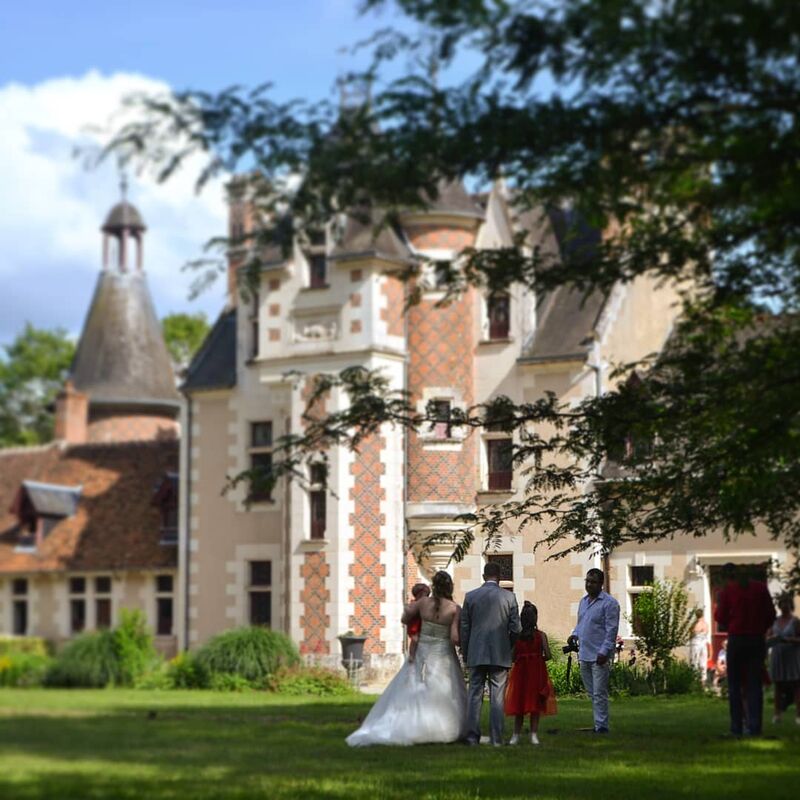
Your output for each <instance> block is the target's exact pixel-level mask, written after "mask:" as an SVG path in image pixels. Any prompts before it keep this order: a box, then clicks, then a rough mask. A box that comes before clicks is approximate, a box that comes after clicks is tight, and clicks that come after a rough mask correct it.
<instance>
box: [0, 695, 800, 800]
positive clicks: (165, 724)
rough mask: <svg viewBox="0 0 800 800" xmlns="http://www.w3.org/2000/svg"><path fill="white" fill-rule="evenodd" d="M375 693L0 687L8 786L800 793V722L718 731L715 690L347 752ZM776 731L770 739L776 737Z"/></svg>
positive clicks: (3, 770)
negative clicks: (595, 724) (592, 725)
mask: <svg viewBox="0 0 800 800" xmlns="http://www.w3.org/2000/svg"><path fill="white" fill-rule="evenodd" d="M372 700H373V698H371V697H367V696H364V697H358V698H354V699H336V700H325V701H320V700H311V699H309V700H306V699H297V700H295V699H288V698H279V697H275V696H269V695H265V694H261V693H248V694H218V693H212V692H145V691H118V690H107V691H56V690H47V691H46V690H10V689H0V798H2V799H3V800H12V798H13V799H14V800H16V799H17V798H24V799H25V800H27V799H29V798H44V797H46V798H59V799H60V800H63V799H64V798H80V799H81V800H88V799H89V798H114V800H121V799H122V798H147V799H148V800H150V799H152V800H163V799H164V798H186V799H187V800H189V799H191V800H200V799H201V798H214V799H215V800H217V799H218V798H219V799H222V798H245V797H247V798H249V797H261V798H268V799H269V800H272V798H276V799H278V798H280V799H282V798H303V799H304V800H311V799H313V798H321V797H326V798H328V797H330V798H347V799H348V800H350V799H351V798H383V797H386V798H400V797H403V798H405V797H413V798H417V799H418V800H423V798H489V797H503V798H528V797H534V796H536V797H546V798H559V800H565V799H566V798H581V800H590V798H595V797H603V798H609V800H624V798H634V797H636V798H640V799H641V800H649V798H659V799H660V798H664V797H687V798H694V797H703V798H719V799H720V800H730V798H734V797H747V798H753V800H756V798H761V797H766V798H768V800H777V799H778V798H784V797H785V798H796V797H797V796H798V794H800V728H798V727H797V726H795V725H794V722H793V720H792V718H791V716H790V717H788V718H787V719H785V720H784V723H783V725H782V726H781V727H779V728H776V729H769V730H767V733H768V734H769V735H770V738H764V739H759V740H743V741H724V740H721V739H719V738H718V734H719V733H722V732H724V731H725V729H726V724H727V714H726V707H725V705H724V703H723V702H722V701H720V700H717V699H712V698H678V699H669V700H668V699H661V698H656V699H650V698H631V699H625V700H615V701H613V705H612V725H613V733H612V734H611V736H608V737H594V736H592V735H590V734H587V733H582V732H580V731H579V730H578V728H579V727H581V726H582V725H586V724H587V723H588V722H589V719H590V717H589V705H588V702H587V701H584V700H573V699H565V700H562V701H561V702H560V713H559V715H558V716H557V717H555V718H549V719H546V720H544V721H543V723H542V732H543V735H542V737H541V738H542V745H541V746H540V747H539V748H534V747H532V746H531V745H530V744H527V743H526V744H525V745H524V746H520V747H516V748H511V747H505V748H503V749H499V748H489V747H479V748H469V747H464V746H461V745H450V746H441V745H431V746H421V747H415V748H369V749H362V750H352V749H350V748H348V747H347V745H346V744H345V742H344V737H345V736H346V735H347V734H348V733H349V732H350V731H352V730H353V729H354V728H355V727H356V724H357V720H358V718H359V717H361V716H363V715H364V714H365V713H366V712H367V711H368V709H369V707H370V705H371V702H372ZM772 734H775V736H776V738H771V736H772Z"/></svg>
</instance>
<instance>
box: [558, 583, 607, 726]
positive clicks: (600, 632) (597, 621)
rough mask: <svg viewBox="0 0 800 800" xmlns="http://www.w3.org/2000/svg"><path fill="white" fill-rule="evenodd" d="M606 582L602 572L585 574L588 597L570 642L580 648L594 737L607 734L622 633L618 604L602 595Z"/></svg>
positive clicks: (582, 671)
mask: <svg viewBox="0 0 800 800" xmlns="http://www.w3.org/2000/svg"><path fill="white" fill-rule="evenodd" d="M604 580H605V576H604V575H603V571H602V570H599V569H590V570H589V571H588V572H587V573H586V596H585V597H584V598H583V599H582V600H581V602H580V605H579V606H578V624H577V625H576V626H575V629H574V630H573V631H572V635H571V636H570V637H569V640H568V641H569V643H570V644H573V645H574V644H578V646H579V648H580V649H579V651H578V660H579V661H580V665H581V678H582V680H583V685H584V687H585V688H586V693H587V694H588V695H589V697H591V698H592V713H593V714H594V732H595V733H608V678H609V675H610V673H611V662H612V661H613V658H612V656H613V654H614V645H615V643H616V640H617V632H618V631H619V603H618V602H617V601H616V600H615V599H614V598H613V597H612V596H611V595H609V594H606V593H605V592H604V591H603V582H604Z"/></svg>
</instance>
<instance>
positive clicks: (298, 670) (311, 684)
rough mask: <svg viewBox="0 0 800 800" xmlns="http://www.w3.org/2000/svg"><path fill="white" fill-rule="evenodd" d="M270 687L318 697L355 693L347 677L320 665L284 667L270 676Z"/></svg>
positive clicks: (294, 693)
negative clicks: (321, 667) (319, 666)
mask: <svg viewBox="0 0 800 800" xmlns="http://www.w3.org/2000/svg"><path fill="white" fill-rule="evenodd" d="M268 688H269V690H270V691H272V692H277V693H278V694H288V695H314V696H317V697H333V696H337V695H347V694H352V693H353V688H352V687H351V686H350V683H349V682H348V681H347V679H346V678H345V677H343V676H342V675H340V674H339V673H337V672H333V671H332V670H329V669H320V668H318V667H283V668H282V669H279V670H278V671H277V672H276V673H275V674H274V675H272V676H271V677H270V679H269V684H268Z"/></svg>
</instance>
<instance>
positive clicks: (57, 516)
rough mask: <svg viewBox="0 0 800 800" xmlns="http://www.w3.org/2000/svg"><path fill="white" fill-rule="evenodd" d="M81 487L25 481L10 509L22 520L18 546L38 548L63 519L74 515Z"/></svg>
mask: <svg viewBox="0 0 800 800" xmlns="http://www.w3.org/2000/svg"><path fill="white" fill-rule="evenodd" d="M81 490H82V487H80V486H59V485H58V484H53V483H41V482H39V481H22V484H21V485H20V487H19V490H18V491H17V494H16V497H15V498H14V502H13V503H12V504H11V509H10V511H11V513H12V514H14V515H15V516H16V518H17V521H18V523H19V529H18V535H17V547H18V548H19V549H26V550H27V549H35V548H37V547H38V546H39V545H40V544H41V543H42V542H43V541H44V540H45V539H46V538H47V536H48V535H49V534H50V532H51V531H52V530H53V528H54V527H55V526H56V525H58V523H59V522H61V520H63V519H66V518H67V517H71V516H73V515H74V514H75V512H76V511H77V509H78V501H79V500H80V496H81Z"/></svg>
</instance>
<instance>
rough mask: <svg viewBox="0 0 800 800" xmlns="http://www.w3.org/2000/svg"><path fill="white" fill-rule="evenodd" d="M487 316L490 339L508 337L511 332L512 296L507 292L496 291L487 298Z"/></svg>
mask: <svg viewBox="0 0 800 800" xmlns="http://www.w3.org/2000/svg"><path fill="white" fill-rule="evenodd" d="M486 318H487V323H488V338H489V340H490V341H493V340H498V339H508V337H509V335H510V333H511V298H510V297H509V295H508V293H507V292H495V293H494V294H491V295H490V296H489V297H488V298H487V300H486Z"/></svg>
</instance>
